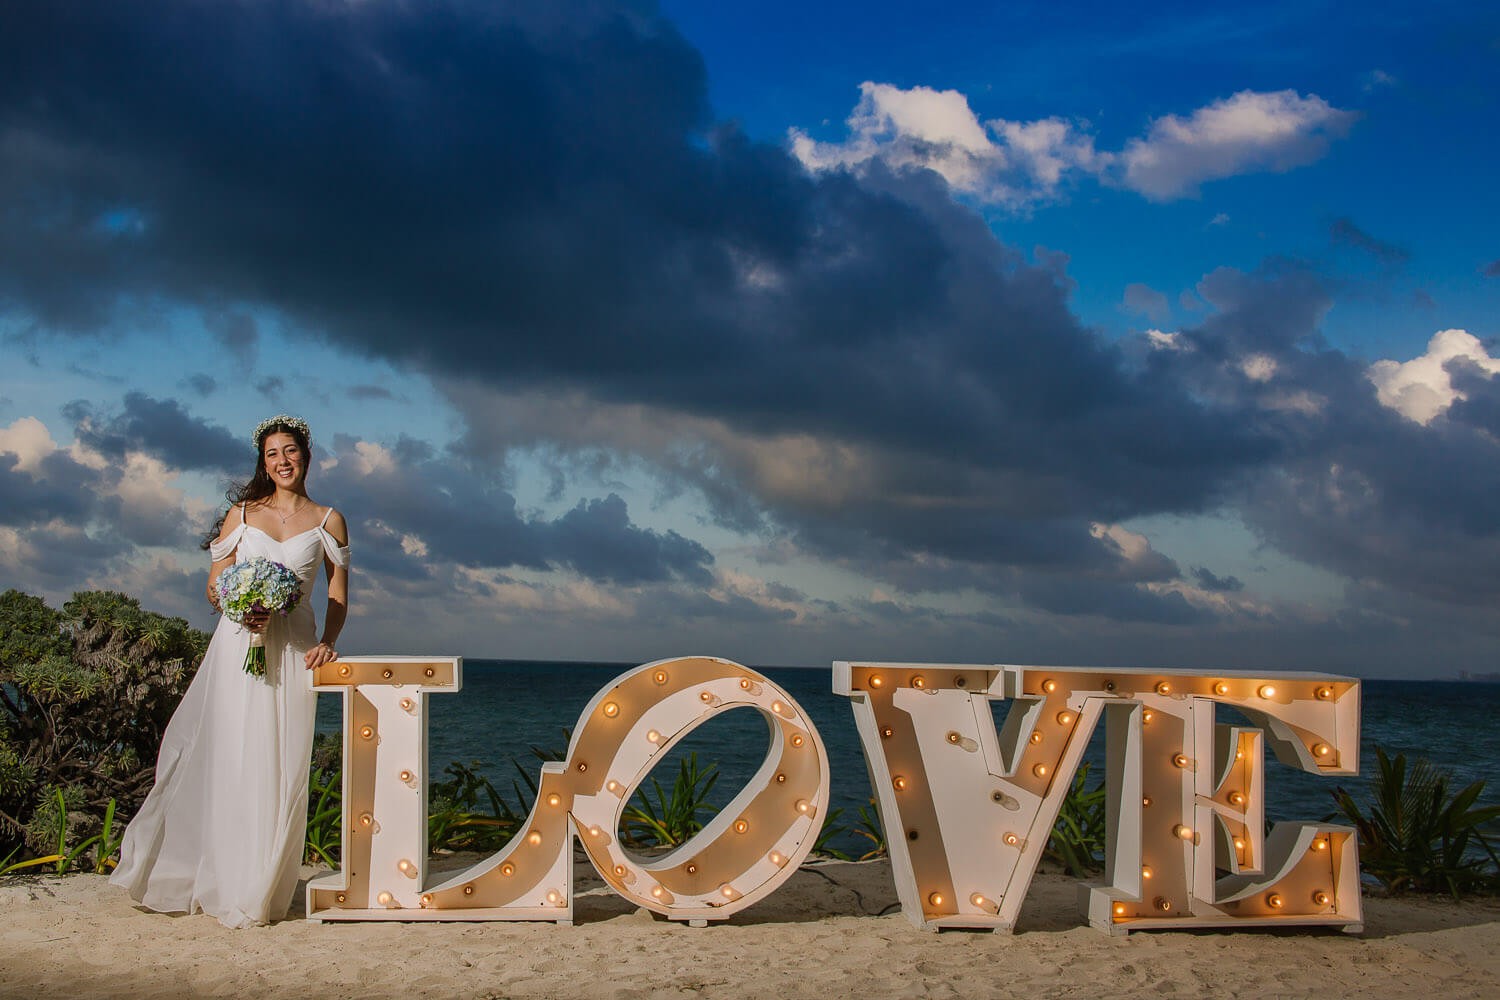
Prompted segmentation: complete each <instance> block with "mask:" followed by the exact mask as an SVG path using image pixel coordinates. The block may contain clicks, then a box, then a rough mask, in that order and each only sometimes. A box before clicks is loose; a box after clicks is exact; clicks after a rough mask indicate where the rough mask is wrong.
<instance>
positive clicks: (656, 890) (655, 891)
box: [651, 886, 662, 899]
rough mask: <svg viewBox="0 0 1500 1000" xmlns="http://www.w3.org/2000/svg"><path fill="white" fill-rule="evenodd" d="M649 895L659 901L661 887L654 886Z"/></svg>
mask: <svg viewBox="0 0 1500 1000" xmlns="http://www.w3.org/2000/svg"><path fill="white" fill-rule="evenodd" d="M651 895H653V896H655V897H656V898H657V899H661V897H662V887H661V886H656V887H655V888H654V889H652V890H651Z"/></svg>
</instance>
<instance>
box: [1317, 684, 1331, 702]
mask: <svg viewBox="0 0 1500 1000" xmlns="http://www.w3.org/2000/svg"><path fill="white" fill-rule="evenodd" d="M1313 694H1314V695H1315V696H1316V697H1317V699H1318V700H1319V701H1327V700H1328V699H1329V698H1332V697H1333V688H1331V687H1320V688H1318V690H1316V691H1314V692H1313Z"/></svg>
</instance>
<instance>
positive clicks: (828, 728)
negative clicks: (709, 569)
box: [318, 660, 1500, 852]
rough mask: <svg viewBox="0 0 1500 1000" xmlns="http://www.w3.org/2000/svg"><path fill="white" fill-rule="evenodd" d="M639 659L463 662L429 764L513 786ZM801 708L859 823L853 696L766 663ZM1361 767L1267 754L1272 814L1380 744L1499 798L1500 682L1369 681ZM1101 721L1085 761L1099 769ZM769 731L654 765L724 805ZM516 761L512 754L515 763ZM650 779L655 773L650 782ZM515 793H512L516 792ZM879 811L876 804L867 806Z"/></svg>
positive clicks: (680, 748) (1310, 801)
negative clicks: (698, 777)
mask: <svg viewBox="0 0 1500 1000" xmlns="http://www.w3.org/2000/svg"><path fill="white" fill-rule="evenodd" d="M634 666H636V664H622V663H561V662H536V661H516V660H465V661H464V668H463V671H464V672H463V689H462V690H461V691H458V692H457V693H454V694H438V695H433V696H432V697H430V698H429V699H428V706H429V725H428V731H429V745H428V766H429V774H430V776H431V777H434V778H436V777H439V776H441V773H442V770H443V768H444V767H446V766H447V765H448V764H449V763H450V762H454V761H458V762H462V763H465V764H473V763H475V762H477V763H478V764H479V768H478V769H479V771H480V772H481V773H483V774H485V775H486V776H487V777H489V778H490V779H491V780H492V781H493V782H494V783H495V786H496V788H498V789H500V790H501V791H502V792H506V793H510V789H511V784H512V781H519V775H518V773H517V770H516V767H515V763H519V764H520V765H521V767H523V768H525V769H526V770H527V771H528V772H529V773H530V774H531V775H532V776H533V778H534V777H535V776H536V774H537V773H538V769H539V767H540V759H539V758H538V757H537V756H536V755H535V754H534V753H533V752H532V748H533V747H536V748H540V749H542V750H543V751H557V752H559V753H560V752H561V751H562V750H564V749H565V748H566V746H567V737H566V735H565V733H564V730H565V729H570V728H571V727H573V726H575V725H576V724H577V722H578V716H579V713H580V712H582V711H583V708H584V706H585V705H586V704H587V703H588V701H589V699H590V698H592V697H593V696H594V694H595V692H597V691H598V690H599V689H600V688H602V687H604V686H605V685H606V684H608V683H609V682H610V681H612V680H613V679H614V678H615V677H617V676H618V675H619V674H621V673H623V672H624V671H626V670H628V669H631V668H632V667H634ZM756 669H757V670H759V671H760V672H761V673H763V674H765V675H766V676H767V677H769V678H770V679H771V680H773V681H775V682H776V683H777V684H778V685H780V686H781V687H782V689H784V690H785V691H786V692H787V694H789V695H791V696H792V698H793V699H794V700H795V701H796V702H797V703H798V704H800V705H801V706H802V708H803V710H804V711H805V712H806V713H807V715H808V717H809V718H810V719H811V720H812V722H813V723H814V725H816V726H817V728H818V732H819V734H820V735H821V736H822V737H823V742H824V744H825V745H826V747H827V750H828V760H829V766H830V768H831V771H832V778H831V788H830V795H831V798H832V803H831V808H833V809H838V808H842V809H843V810H844V812H843V814H842V815H841V816H840V817H839V818H838V820H837V821H836V822H838V823H842V824H844V825H846V826H853V825H854V824H855V823H856V822H857V815H856V813H857V811H858V809H859V808H860V807H861V806H864V805H866V804H867V803H868V802H869V800H870V796H871V792H870V782H869V777H868V773H867V771H866V767H865V758H864V752H863V750H862V749H861V747H860V743H859V736H858V734H857V733H856V731H855V728H854V715H853V711H852V709H851V707H850V703H849V700H848V699H847V698H843V697H841V696H839V695H835V694H834V693H833V692H832V671H831V670H826V669H825V670H808V669H795V668H776V667H769V668H765V667H757V668H756ZM1362 692H1363V705H1362V713H1361V714H1362V727H1361V733H1360V773H1359V774H1358V775H1357V776H1352V777H1351V776H1344V777H1339V778H1322V777H1319V776H1317V775H1309V774H1304V773H1303V772H1301V771H1298V770H1296V769H1294V768H1289V767H1286V766H1284V765H1282V764H1281V763H1280V762H1278V761H1277V760H1276V759H1275V758H1274V756H1272V755H1271V754H1269V753H1268V754H1267V756H1266V767H1267V772H1266V813H1267V816H1268V817H1269V818H1270V819H1273V820H1291V819H1295V820H1304V821H1316V820H1320V819H1323V818H1324V817H1326V816H1328V815H1329V814H1330V813H1332V812H1333V810H1334V805H1333V798H1332V795H1331V793H1332V791H1333V789H1334V788H1335V787H1338V786H1339V785H1342V786H1343V787H1345V788H1346V789H1348V790H1349V791H1350V792H1351V793H1352V794H1353V795H1354V796H1355V798H1356V799H1358V800H1362V801H1363V800H1365V799H1366V798H1367V790H1368V787H1369V782H1370V777H1371V776H1372V775H1373V774H1375V773H1376V771H1377V765H1376V760H1375V748H1376V747H1377V746H1380V747H1383V748H1384V749H1385V750H1386V752H1387V753H1390V754H1395V753H1398V752H1405V753H1406V754H1407V755H1408V756H1409V757H1426V758H1428V759H1429V760H1431V761H1433V762H1434V763H1435V764H1437V765H1439V766H1440V767H1443V768H1446V769H1447V770H1449V771H1450V772H1452V774H1453V776H1454V778H1455V780H1456V782H1457V785H1458V786H1459V787H1461V786H1463V785H1466V784H1468V783H1469V782H1471V781H1479V780H1483V781H1485V782H1486V783H1487V784H1486V787H1485V794H1484V796H1483V798H1482V801H1485V802H1494V801H1500V783H1497V782H1496V781H1495V780H1494V779H1495V778H1496V767H1497V766H1500V684H1486V683H1477V682H1462V681H1365V682H1364V684H1363V686H1362ZM339 704H340V703H339V699H338V698H337V696H335V695H321V696H320V700H319V706H318V730H319V732H338V731H339V728H340V725H341V720H340V708H339ZM1102 731H1103V726H1102V725H1101V726H1100V727H1099V732H1096V734H1095V737H1094V740H1093V742H1092V744H1091V747H1090V750H1089V753H1088V754H1087V755H1086V756H1085V760H1093V761H1094V762H1095V763H1094V769H1093V771H1092V773H1093V774H1096V775H1102V773H1103V770H1102V765H1101V764H1100V763H1099V762H1100V760H1101V757H1102ZM766 746H767V732H766V726H765V723H764V722H763V721H762V720H761V717H760V715H759V714H758V713H757V712H755V711H754V710H752V709H748V708H744V709H735V710H731V711H729V712H725V713H723V714H721V715H719V716H717V717H715V718H714V719H712V720H710V721H709V722H707V723H705V724H704V725H702V726H700V727H699V728H698V729H696V730H694V731H693V733H691V734H690V735H689V736H688V737H687V738H685V739H684V740H683V741H682V742H681V743H680V744H678V745H677V746H676V747H674V748H673V750H672V751H671V752H670V753H669V754H666V755H664V757H663V759H662V762H661V763H660V764H658V765H657V767H656V768H655V769H654V770H653V771H652V777H655V778H656V779H657V780H658V781H660V782H661V784H662V785H663V786H665V787H668V788H670V786H671V783H672V781H673V779H674V778H675V776H676V773H677V768H678V764H677V761H678V760H680V759H681V758H683V757H684V756H686V755H687V754H689V753H693V752H696V753H697V754H698V758H699V761H700V762H703V763H706V762H709V761H712V762H716V763H717V764H718V765H719V772H720V777H719V778H718V781H717V783H716V785H715V787H714V790H713V794H712V795H711V797H710V801H711V802H713V803H714V804H715V805H723V804H725V803H727V802H728V801H729V800H730V799H731V798H733V797H734V794H735V793H736V792H737V791H738V790H739V789H740V788H742V787H744V785H745V783H746V782H747V781H748V780H749V779H750V778H751V776H753V775H754V773H755V771H756V769H757V768H758V767H759V766H760V762H761V760H762V759H763V758H764V756H765V752H766ZM513 761H514V762H515V763H513ZM648 783H649V779H648ZM507 797H510V798H512V800H513V801H514V795H513V794H508V795H507ZM870 811H871V813H872V814H873V809H871V810H870ZM835 844H836V845H837V846H840V847H843V848H844V849H846V850H851V851H856V852H857V851H859V850H860V849H861V847H862V845H863V846H868V841H863V840H861V839H860V838H858V837H856V836H854V835H853V834H852V833H850V834H845V835H844V836H842V837H841V838H839V839H838V840H836V841H835Z"/></svg>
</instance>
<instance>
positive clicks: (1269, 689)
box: [1256, 684, 1276, 698]
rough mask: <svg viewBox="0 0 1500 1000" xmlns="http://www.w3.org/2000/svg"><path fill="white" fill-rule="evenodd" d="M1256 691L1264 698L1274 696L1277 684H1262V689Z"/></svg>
mask: <svg viewBox="0 0 1500 1000" xmlns="http://www.w3.org/2000/svg"><path fill="white" fill-rule="evenodd" d="M1256 693H1257V694H1259V695H1260V696H1261V697H1262V698H1274V697H1276V685H1275V684H1262V685H1261V686H1260V690H1259V691H1257V692H1256Z"/></svg>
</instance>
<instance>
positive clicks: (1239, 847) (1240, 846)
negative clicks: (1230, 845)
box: [1234, 837, 1245, 851]
mask: <svg viewBox="0 0 1500 1000" xmlns="http://www.w3.org/2000/svg"><path fill="white" fill-rule="evenodd" d="M1234 849H1235V850H1236V851H1243V850H1244V849H1245V841H1244V839H1243V838H1241V837H1235V838H1234Z"/></svg>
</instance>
